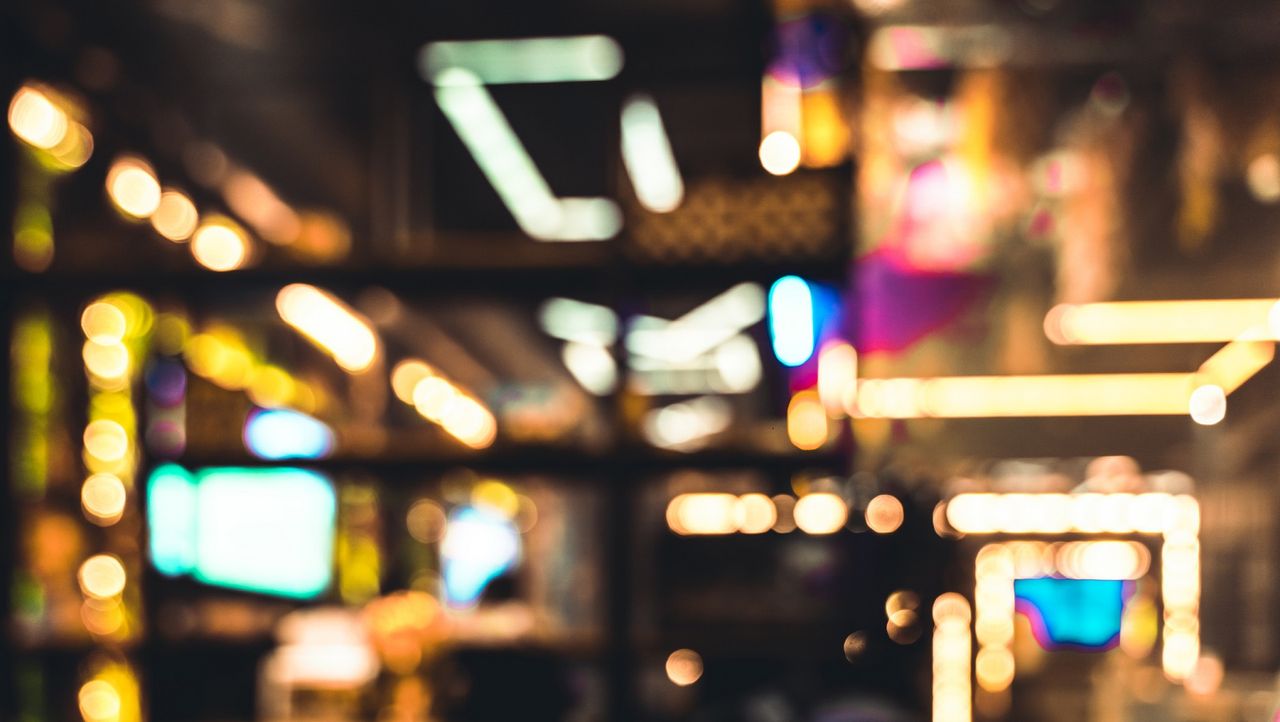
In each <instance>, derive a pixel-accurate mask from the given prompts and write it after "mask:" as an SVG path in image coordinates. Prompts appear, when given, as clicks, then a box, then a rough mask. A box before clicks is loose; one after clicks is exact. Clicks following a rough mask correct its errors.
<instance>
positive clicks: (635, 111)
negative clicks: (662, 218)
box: [622, 95, 684, 213]
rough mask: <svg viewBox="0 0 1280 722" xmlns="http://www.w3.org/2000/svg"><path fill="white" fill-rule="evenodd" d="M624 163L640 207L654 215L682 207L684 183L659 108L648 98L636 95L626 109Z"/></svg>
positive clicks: (623, 109) (630, 99)
mask: <svg viewBox="0 0 1280 722" xmlns="http://www.w3.org/2000/svg"><path fill="white" fill-rule="evenodd" d="M622 161H623V164H624V165H625V166H626V168H627V175H628V176H629V177H630V178H631V185H632V187H633V188H635V191H636V198H637V199H638V200H639V201H640V205H642V206H644V207H645V208H647V209H648V210H650V211H653V212H654V213H668V212H670V211H674V210H675V209H676V208H677V207H679V205H680V201H682V200H684V181H683V180H682V179H681V178H680V169H679V168H678V167H677V166H676V158H675V154H674V153H673V152H672V151H671V141H670V140H669V139H668V138H667V131H666V129H665V128H663V125H662V116H661V114H659V113H658V106H657V105H656V104H655V103H654V102H653V98H651V97H649V96H647V95H633V96H631V97H630V98H628V99H627V102H626V104H625V105H623V106H622Z"/></svg>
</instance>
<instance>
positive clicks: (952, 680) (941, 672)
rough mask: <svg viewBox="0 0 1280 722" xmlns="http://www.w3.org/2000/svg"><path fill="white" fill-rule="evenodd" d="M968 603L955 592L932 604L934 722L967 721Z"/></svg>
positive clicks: (970, 709)
mask: <svg viewBox="0 0 1280 722" xmlns="http://www.w3.org/2000/svg"><path fill="white" fill-rule="evenodd" d="M970 616H971V613H970V609H969V600H967V599H965V598H964V597H963V596H961V595H959V594H956V593H954V592H948V593H946V594H943V595H940V596H939V597H938V598H937V599H936V600H934V602H933V623H934V628H933V722H969V720H970V719H972V718H973V702H972V697H973V685H972V683H971V682H970V681H969V669H970V662H969V653H970V650H971V643H970V641H969V620H970Z"/></svg>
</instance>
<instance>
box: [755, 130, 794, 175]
mask: <svg viewBox="0 0 1280 722" xmlns="http://www.w3.org/2000/svg"><path fill="white" fill-rule="evenodd" d="M760 165H761V166H763V167H764V169H765V170H767V171H769V172H770V173H772V174H773V175H788V174H790V173H792V172H794V171H795V169H796V168H799V167H800V141H798V140H796V137H795V136H794V135H792V134H790V133H788V132H787V131H785V130H775V131H773V132H772V133H770V134H768V135H766V136H765V137H764V140H762V141H760Z"/></svg>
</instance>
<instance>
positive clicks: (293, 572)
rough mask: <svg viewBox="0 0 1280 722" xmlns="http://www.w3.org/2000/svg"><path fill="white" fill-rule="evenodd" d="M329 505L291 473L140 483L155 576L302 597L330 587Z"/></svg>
mask: <svg viewBox="0 0 1280 722" xmlns="http://www.w3.org/2000/svg"><path fill="white" fill-rule="evenodd" d="M335 513H336V501H335V498H334V491H333V486H332V484H330V482H329V480H328V479H327V478H325V477H324V476H321V475H320V474H317V473H315V472H312V471H307V470H304V469H296V468H271V469H242V468H234V467H215V468H207V469H202V470H198V471H195V472H188V471H187V470H185V469H183V468H181V467H179V466H175V465H172V464H169V465H165V466H161V467H159V468H157V469H156V470H155V471H154V472H153V473H152V474H151V478H150V479H149V480H148V484H147V526H148V531H149V532H150V554H151V563H152V564H153V565H154V566H155V568H156V570H157V571H159V572H160V573H161V574H165V575H168V576H181V575H190V576H192V577H193V578H195V579H196V580H198V581H201V582H204V583H206V584H210V585H214V586H220V587H228V588H232V589H241V590H244V591H251V592H261V593H264V594H275V595H280V596H285V597H293V598H299V599H306V598H311V597H315V596H318V595H320V594H322V593H323V592H324V591H325V590H326V589H328V587H329V581H330V577H331V574H332V566H333V551H332V550H333V535H334V518H335Z"/></svg>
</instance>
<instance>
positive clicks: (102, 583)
mask: <svg viewBox="0 0 1280 722" xmlns="http://www.w3.org/2000/svg"><path fill="white" fill-rule="evenodd" d="M76 577H77V579H78V580H79V582H80V591H82V592H84V594H85V596H87V597H90V598H92V599H111V598H112V597H115V596H117V595H119V594H120V593H121V592H123V591H124V585H125V571H124V564H122V563H121V562H120V559H119V557H115V556H112V555H110V554H97V555H95V556H91V557H89V558H88V559H86V560H84V563H83V564H81V565H80V571H79V573H78V574H77V575H76Z"/></svg>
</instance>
